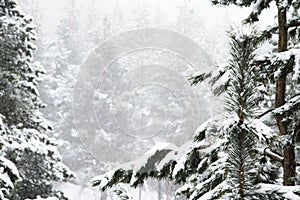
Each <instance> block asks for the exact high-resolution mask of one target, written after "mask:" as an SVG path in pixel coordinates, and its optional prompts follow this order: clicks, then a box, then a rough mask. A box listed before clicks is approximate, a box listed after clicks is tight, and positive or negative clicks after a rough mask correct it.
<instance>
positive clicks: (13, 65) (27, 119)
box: [0, 0, 73, 200]
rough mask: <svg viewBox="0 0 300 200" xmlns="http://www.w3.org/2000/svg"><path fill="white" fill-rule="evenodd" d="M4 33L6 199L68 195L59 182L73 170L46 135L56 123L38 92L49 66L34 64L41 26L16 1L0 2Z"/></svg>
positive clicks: (0, 74)
mask: <svg viewBox="0 0 300 200" xmlns="http://www.w3.org/2000/svg"><path fill="white" fill-rule="evenodd" d="M0 35H1V36H0V40H1V41H0V102H1V103H0V116H1V121H0V122H1V123H0V130H1V135H0V141H1V142H0V143H1V145H0V156H1V161H2V162H1V165H0V166H1V167H0V173H1V178H0V179H1V181H0V183H1V191H2V193H1V194H0V197H1V198H0V199H5V198H7V199H14V200H23V199H26V198H30V199H34V198H36V197H37V196H38V195H40V196H41V197H49V196H57V197H59V198H60V199H65V197H64V196H63V195H62V193H61V192H59V191H56V190H55V189H54V187H53V182H54V181H63V180H66V179H67V178H70V177H72V176H73V174H72V172H71V171H70V170H69V169H68V167H66V166H65V165H64V164H62V159H61V156H60V154H59V153H58V151H57V143H56V141H55V139H53V138H51V137H49V136H48V135H46V132H47V131H49V130H50V126H49V125H47V123H46V120H45V119H44V117H43V115H42V114H41V112H40V108H42V107H44V105H43V104H42V103H41V101H40V99H39V91H38V84H39V82H40V80H41V75H42V74H43V69H42V68H41V66H40V65H38V64H37V63H34V62H33V52H34V50H35V46H34V44H33V42H34V40H35V27H34V26H33V24H32V19H30V18H28V17H26V15H25V14H24V13H23V12H22V11H20V9H19V7H18V6H17V4H16V1H14V0H6V1H0ZM2 130H3V131H2ZM4 161H5V162H4ZM5 164H6V165H7V164H8V165H9V167H8V166H6V167H5ZM14 168H15V169H16V170H15V171H14V173H12V172H10V171H11V170H12V169H14ZM4 177H5V178H4ZM9 180H10V181H9ZM3 181H5V182H6V184H4V182H3ZM7 183H9V184H7ZM1 195H2V196H1Z"/></svg>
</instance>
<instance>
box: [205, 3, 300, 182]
mask: <svg viewBox="0 0 300 200" xmlns="http://www.w3.org/2000/svg"><path fill="white" fill-rule="evenodd" d="M211 2H212V3H213V4H215V5H225V6H228V5H237V6H239V7H249V6H253V10H252V12H251V13H250V15H249V17H248V18H247V19H246V20H245V22H246V23H254V22H256V21H259V17H260V14H261V13H262V11H264V10H266V9H268V8H269V7H270V5H271V4H272V3H276V6H277V15H276V17H277V19H278V22H277V25H276V26H274V27H271V28H267V29H266V30H265V31H264V33H265V36H267V37H270V36H272V35H273V34H278V41H277V45H278V46H277V52H278V53H281V52H286V51H291V49H290V48H289V46H288V43H289V39H290V38H293V40H294V41H295V40H296V41H298V42H299V34H297V33H299V30H300V29H299V26H300V17H299V8H300V3H299V1H297V0H288V1H281V0H267V1H265V0H241V1H235V0H211ZM288 13H291V15H288ZM278 55H280V54H278ZM281 55H283V54H281ZM290 58H291V57H289V58H288V59H287V60H289V59H290ZM297 62H299V60H296V61H294V62H293V65H294V68H295V70H294V72H296V73H298V72H297V71H299V67H297V66H298V65H297V64H296V63H297ZM274 67H276V68H277V69H278V68H280V67H282V65H280V63H277V65H275V66H274ZM289 67H292V68H293V66H290V64H285V66H284V67H283V69H282V70H281V72H282V73H279V74H278V76H277V77H276V78H275V81H276V86H275V87H276V91H275V102H274V106H275V108H279V107H282V106H284V105H285V103H286V102H288V101H289V99H287V97H288V95H287V90H288V87H287V83H288V82H289V81H288V79H289V76H288V75H289V74H290V73H291V72H293V70H289V69H288V68H289ZM270 75H271V74H269V76H270ZM297 76H299V74H298V75H297ZM298 78H299V77H298ZM298 78H297V79H298ZM275 118H276V122H277V127H278V130H279V134H280V135H282V136H285V135H290V136H291V135H292V134H293V133H294V132H296V131H297V130H298V128H299V127H298V126H293V128H292V129H294V130H292V131H290V130H289V129H290V128H289V127H290V126H289V123H290V119H291V118H292V117H291V116H289V115H287V113H286V112H285V113H278V114H276V117H275ZM296 118H297V119H296V121H297V122H296V123H299V120H300V119H299V117H296ZM291 132H292V133H291ZM291 137H293V136H291ZM283 166H284V178H283V182H284V185H294V184H295V181H294V177H295V175H296V162H295V153H294V142H293V141H292V140H290V141H288V142H286V144H285V145H284V162H283Z"/></svg>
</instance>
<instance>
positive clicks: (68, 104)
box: [19, 0, 273, 199]
mask: <svg viewBox="0 0 300 200" xmlns="http://www.w3.org/2000/svg"><path fill="white" fill-rule="evenodd" d="M19 2H20V4H21V7H22V8H23V10H24V11H25V12H26V13H28V14H29V15H31V16H32V17H33V18H34V19H35V23H36V25H37V38H38V39H37V41H36V45H37V52H36V54H35V59H36V61H38V62H40V63H41V65H42V66H44V68H45V70H46V74H45V76H44V80H43V82H42V84H41V87H40V91H41V98H42V100H43V102H44V103H45V104H47V107H46V108H45V109H44V110H43V111H42V112H43V113H44V115H45V117H46V118H47V119H48V120H49V121H50V122H51V123H52V126H53V132H51V133H49V134H51V135H53V136H55V137H56V138H58V139H59V140H60V152H61V154H62V159H63V161H64V162H65V163H66V164H67V165H68V166H69V167H70V168H71V170H73V171H74V172H75V173H76V174H77V177H78V178H77V179H76V180H74V181H73V184H74V185H75V186H70V185H65V186H63V187H65V188H66V189H65V190H66V193H68V194H69V195H70V196H72V195H73V196H74V195H75V196H76V195H78V196H77V197H76V199H77V198H78V199H80V198H82V199H86V198H87V197H88V196H89V195H91V194H88V192H89V191H90V189H87V190H86V191H84V190H85V189H84V188H85V187H87V185H86V184H87V183H88V181H89V180H90V179H91V178H92V177H93V176H96V175H99V174H102V173H104V172H105V171H107V170H109V169H112V168H114V167H116V166H118V165H120V164H123V163H126V162H129V161H132V160H134V159H137V158H138V157H140V156H141V155H143V154H144V153H146V152H147V151H148V150H149V149H150V148H151V147H152V146H153V145H155V144H157V143H159V142H170V143H173V144H175V145H177V146H181V145H184V144H185V143H187V142H189V141H191V140H192V136H193V133H194V131H195V130H196V129H197V127H198V126H199V125H200V124H201V123H203V122H204V121H205V120H207V119H208V118H209V117H211V116H212V115H215V114H216V113H218V112H222V109H223V104H222V103H221V102H222V101H221V100H222V97H214V96H213V95H212V93H211V90H210V89H209V88H208V86H207V85H206V84H203V85H200V86H193V87H192V86H191V85H190V82H189V81H188V78H189V77H190V76H191V75H192V74H195V73H197V72H199V71H201V70H207V69H209V68H210V67H212V66H214V65H215V64H216V63H223V62H226V61H227V59H228V39H227V36H226V31H227V30H228V29H229V28H230V26H232V25H234V24H236V25H239V24H241V19H244V18H245V17H247V13H249V9H250V8H249V9H240V8H237V7H234V6H229V7H226V8H224V7H214V6H212V5H211V3H210V2H209V1H205V0H190V1H185V0H151V1H147V0H99V1H96V0H85V1H80V0H51V1H46V0H38V1H34V0H24V1H23V0H22V1H21V0H20V1H19ZM263 18H264V20H262V22H261V23H262V24H264V25H267V24H272V23H273V19H271V18H270V16H268V15H265V14H263ZM145 28H146V29H145ZM144 29H145V30H144ZM138 30H141V31H138ZM141 34H142V36H141ZM137 43H138V44H137ZM147 45H148V46H147ZM149 46H150V47H151V48H152V49H151V48H150V49H149ZM179 54H181V55H179ZM163 183H164V184H166V183H165V182H163ZM168 184H171V185H172V183H168ZM151 185H153V182H151V180H150V181H149V183H147V184H146V186H145V188H144V191H143V193H144V194H148V197H149V199H151V198H152V197H153V196H155V195H156V194H155V191H157V190H158V188H157V187H156V186H151ZM78 188H81V189H78ZM175 189H176V186H174V187H173V186H172V187H171V189H170V190H171V191H167V190H166V191H165V192H164V195H165V196H168V195H170V198H172V199H174V198H175V197H173V196H172V195H171V194H172V193H173V192H174V190H175ZM73 190H74V191H75V192H72V191H73ZM75 193H76V194H75ZM92 193H93V194H95V193H97V192H95V191H94V190H93V191H92ZM133 193H134V194H135V197H137V196H138V191H137V190H135V191H133ZM97 195H98V196H99V195H100V194H98V193H97ZM79 196H80V197H79ZM98 196H97V197H98ZM73 198H74V197H73ZM91 198H92V197H91ZM94 198H95V199H96V197H94ZM105 198H106V199H113V198H112V197H111V196H109V195H105V197H103V195H102V198H101V199H105Z"/></svg>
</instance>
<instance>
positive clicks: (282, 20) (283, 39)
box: [275, 8, 296, 185]
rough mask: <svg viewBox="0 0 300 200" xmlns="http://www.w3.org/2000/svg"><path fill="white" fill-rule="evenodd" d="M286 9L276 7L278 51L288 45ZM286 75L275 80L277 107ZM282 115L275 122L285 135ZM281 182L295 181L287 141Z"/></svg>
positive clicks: (282, 100)
mask: <svg viewBox="0 0 300 200" xmlns="http://www.w3.org/2000/svg"><path fill="white" fill-rule="evenodd" d="M286 19H287V17H286V10H280V9H279V8H278V29H279V38H278V52H283V51H286V50H287V45H288V28H287V26H286V22H287V20H286ZM286 76H287V73H283V74H282V75H281V77H280V78H279V79H278V80H277V81H276V95H275V107H276V108H278V107H280V106H282V105H283V104H284V103H285V93H286ZM282 119H283V115H278V116H276V122H277V126H278V130H279V133H280V135H286V134H287V129H286V127H285V125H284V123H283V122H282ZM283 170H284V175H283V184H284V185H295V181H294V180H293V179H292V178H293V177H295V175H296V161H295V148H294V145H293V144H291V143H289V144H287V145H286V146H285V147H284V161H283Z"/></svg>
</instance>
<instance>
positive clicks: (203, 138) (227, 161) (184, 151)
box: [92, 32, 300, 200]
mask: <svg viewBox="0 0 300 200" xmlns="http://www.w3.org/2000/svg"><path fill="white" fill-rule="evenodd" d="M230 36H231V38H232V43H231V55H232V59H231V62H230V64H229V66H228V68H227V75H228V80H229V81H228V86H227V87H226V92H227V104H226V105H227V111H228V112H227V118H226V119H225V121H224V122H223V124H222V121H220V119H217V118H212V119H210V120H208V121H207V122H205V123H204V124H202V125H201V126H200V127H199V128H198V130H196V132H195V136H194V141H193V142H192V144H190V143H188V144H187V145H183V146H182V147H180V148H178V147H175V146H174V145H171V144H163V145H162V144H160V145H157V146H155V147H153V148H152V149H151V150H149V151H148V152H147V154H146V155H145V156H143V157H141V158H140V159H138V160H136V161H133V162H131V163H128V164H124V165H123V166H120V167H117V168H116V169H114V170H112V171H109V172H107V173H106V174H104V175H101V176H99V177H95V178H94V179H93V181H92V183H93V185H94V186H99V187H100V189H102V190H105V189H106V188H107V187H112V186H113V185H115V184H117V183H119V182H123V183H128V184H130V185H131V186H134V187H136V186H137V185H139V184H143V183H144V180H145V179H147V178H148V177H154V178H159V179H160V178H168V179H171V180H172V181H174V182H175V183H179V184H183V186H182V187H181V188H180V189H178V190H177V194H178V195H185V196H186V197H188V199H190V200H196V199H197V200H199V199H203V200H207V199H300V197H299V192H300V190H299V188H298V187H292V186H289V187H284V186H280V184H278V183H277V182H276V179H277V177H276V175H278V174H279V172H278V169H279V167H278V166H277V165H276V163H274V162H272V160H270V159H267V158H266V157H272V158H273V159H276V160H279V161H282V160H283V158H282V157H281V156H280V155H278V154H275V153H273V152H272V151H271V150H270V149H268V148H270V147H272V148H273V149H275V148H276V147H277V146H278V142H277V141H276V140H275V136H276V134H275V133H274V132H273V131H272V130H271V129H270V128H269V127H268V126H266V125H265V124H264V123H263V122H261V121H260V120H258V119H254V118H253V117H252V116H253V115H254V114H256V112H254V111H255V109H256V108H257V107H256V104H257V101H258V100H259V98H258V96H257V93H256V90H257V85H256V82H255V80H256V79H255V78H254V76H256V75H257V74H256V73H254V71H253V67H254V65H253V62H255V59H254V50H255V49H256V45H257V44H258V42H259V41H260V38H258V37H255V36H253V35H251V34H249V33H248V32H241V33H239V32H232V33H231V34H230ZM208 76H209V75H208Z"/></svg>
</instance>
